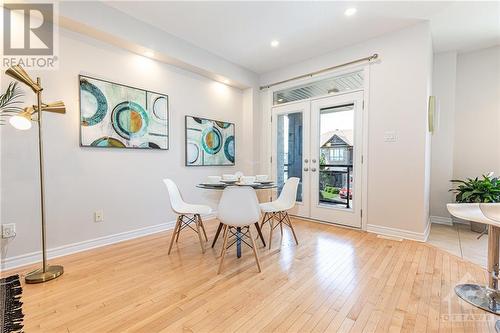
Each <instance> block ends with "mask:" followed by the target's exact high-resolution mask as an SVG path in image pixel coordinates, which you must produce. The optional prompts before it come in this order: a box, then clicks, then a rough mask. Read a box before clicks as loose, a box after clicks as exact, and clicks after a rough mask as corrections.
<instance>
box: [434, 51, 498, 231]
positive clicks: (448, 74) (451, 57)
mask: <svg viewBox="0 0 500 333" xmlns="http://www.w3.org/2000/svg"><path fill="white" fill-rule="evenodd" d="M435 59H436V61H435V64H434V76H433V77H434V88H435V89H434V95H436V96H437V98H438V101H439V106H440V111H439V118H440V119H439V128H438V129H437V131H436V133H435V134H434V135H433V138H432V141H433V162H432V183H431V193H432V194H431V216H432V217H433V220H434V221H436V222H445V223H446V222H448V223H451V219H450V215H449V214H448V212H447V210H446V207H445V205H446V203H448V202H450V201H452V200H453V195H451V194H450V193H449V192H447V189H449V188H450V187H451V184H450V182H449V180H450V179H457V178H466V177H476V176H480V175H482V174H486V173H488V172H490V171H494V172H495V173H496V174H497V175H499V174H500V154H499V153H498V152H499V151H500V132H499V128H500V93H499V92H500V46H497V47H493V48H488V49H483V50H478V51H474V52H468V53H463V54H458V56H457V55H455V54H454V53H443V54H438V55H436V57H435Z"/></svg>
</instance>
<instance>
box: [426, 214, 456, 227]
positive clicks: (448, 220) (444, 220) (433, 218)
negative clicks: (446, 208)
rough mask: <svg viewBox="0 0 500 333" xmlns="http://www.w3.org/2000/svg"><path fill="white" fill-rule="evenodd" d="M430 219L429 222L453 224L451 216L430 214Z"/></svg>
mask: <svg viewBox="0 0 500 333" xmlns="http://www.w3.org/2000/svg"><path fill="white" fill-rule="evenodd" d="M430 219H431V223H436V224H444V225H453V220H452V219H451V217H443V216H431V217H430Z"/></svg>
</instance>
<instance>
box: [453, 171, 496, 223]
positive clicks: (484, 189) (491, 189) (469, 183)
mask: <svg viewBox="0 0 500 333" xmlns="http://www.w3.org/2000/svg"><path fill="white" fill-rule="evenodd" d="M451 182H452V183H453V184H455V187H454V188H452V189H450V192H453V193H454V194H455V200H456V202H460V203H471V202H500V181H499V180H498V177H493V172H490V173H489V174H487V175H483V176H482V178H479V177H476V178H474V179H472V178H467V179H465V180H460V179H453V180H451ZM471 230H472V231H476V232H484V226H483V224H482V223H476V222H471Z"/></svg>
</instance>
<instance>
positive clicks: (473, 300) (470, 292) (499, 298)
mask: <svg viewBox="0 0 500 333" xmlns="http://www.w3.org/2000/svg"><path fill="white" fill-rule="evenodd" d="M455 292H456V293H457V295H458V297H460V298H461V299H463V300H464V301H466V302H468V303H470V304H472V305H474V306H477V307H478V308H480V309H483V310H485V311H488V312H491V313H494V314H497V315H500V292H499V291H498V290H494V289H491V288H488V287H483V286H479V285H477V284H459V285H457V286H456V287H455Z"/></svg>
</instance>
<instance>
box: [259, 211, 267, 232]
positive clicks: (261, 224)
mask: <svg viewBox="0 0 500 333" xmlns="http://www.w3.org/2000/svg"><path fill="white" fill-rule="evenodd" d="M267 214H269V213H264V216H263V217H262V221H260V228H261V229H262V226H263V225H264V223H266V218H267Z"/></svg>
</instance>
